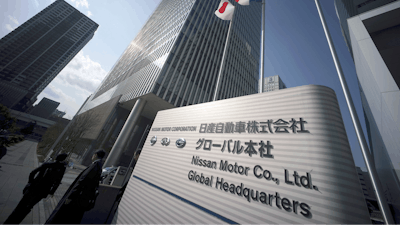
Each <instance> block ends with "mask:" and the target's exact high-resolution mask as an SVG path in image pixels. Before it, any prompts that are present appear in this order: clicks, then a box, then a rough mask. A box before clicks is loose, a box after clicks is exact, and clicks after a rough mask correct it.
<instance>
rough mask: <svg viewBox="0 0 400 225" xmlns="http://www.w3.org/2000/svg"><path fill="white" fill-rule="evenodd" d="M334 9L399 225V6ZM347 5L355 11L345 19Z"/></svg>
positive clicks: (340, 5) (340, 3)
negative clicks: (352, 65) (354, 70)
mask: <svg viewBox="0 0 400 225" xmlns="http://www.w3.org/2000/svg"><path fill="white" fill-rule="evenodd" d="M350 3H352V4H350ZM335 5H336V10H337V14H338V16H339V19H340V21H341V26H342V30H343V31H344V32H343V33H344V34H345V35H344V36H345V37H346V36H347V37H346V38H347V39H348V40H346V42H347V43H348V45H349V48H350V51H351V52H352V56H353V59H354V63H355V67H356V72H357V78H358V82H359V87H360V95H361V101H362V106H363V110H364V117H365V123H366V127H367V135H368V139H369V147H370V151H371V154H372V155H373V160H374V165H375V167H376V170H377V173H378V176H379V179H380V182H381V184H382V187H383V190H384V193H385V196H386V198H387V200H388V202H389V203H391V204H392V206H393V208H395V209H394V211H393V212H394V217H395V221H396V223H400V181H399V180H400V156H399V146H400V139H399V138H398V137H400V117H399V115H400V108H399V102H400V89H399V87H400V75H399V74H400V66H399V63H398V58H399V57H398V56H399V55H400V45H399V43H400V17H399V15H400V1H388V0H386V1H385V0H382V1H370V0H368V1H367V0H364V1H356V0H354V1H348V0H335ZM345 6H346V7H345ZM349 6H353V9H357V10H359V11H356V12H355V14H354V12H353V13H352V14H350V13H348V12H349V11H348V10H347V9H348V8H349ZM363 7H365V9H366V10H364V11H360V9H362V8H363ZM350 8H351V7H350ZM367 10H368V11H367ZM350 16H352V17H350ZM349 17H350V18H349Z"/></svg>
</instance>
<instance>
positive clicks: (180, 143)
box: [175, 138, 186, 148]
mask: <svg viewBox="0 0 400 225" xmlns="http://www.w3.org/2000/svg"><path fill="white" fill-rule="evenodd" d="M175 144H176V147H178V148H183V147H185V145H186V140H185V139H184V138H179V139H178V140H176V143H175Z"/></svg>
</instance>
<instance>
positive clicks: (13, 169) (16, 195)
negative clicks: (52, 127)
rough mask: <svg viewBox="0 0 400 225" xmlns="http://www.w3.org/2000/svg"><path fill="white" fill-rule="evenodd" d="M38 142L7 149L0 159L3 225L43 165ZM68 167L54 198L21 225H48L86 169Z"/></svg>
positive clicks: (83, 167) (79, 166)
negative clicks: (48, 219) (32, 174)
mask: <svg viewBox="0 0 400 225" xmlns="http://www.w3.org/2000/svg"><path fill="white" fill-rule="evenodd" d="M37 144H38V143H37V142H34V141H29V140H25V141H23V142H20V143H18V144H16V145H14V146H11V147H8V148H7V155H5V156H4V157H3V158H2V159H1V160H0V166H1V168H0V180H1V181H4V182H1V183H0V224H3V223H4V221H5V220H6V219H7V218H8V216H9V215H10V214H11V212H12V211H13V210H14V208H15V207H16V206H17V205H18V202H19V201H20V200H21V198H22V190H23V189H24V187H25V185H26V184H27V182H28V178H29V174H30V172H31V171H32V170H33V169H35V168H37V167H38V166H39V165H40V163H39V162H38V159H37V154H36V147H37ZM71 161H72V162H74V167H73V168H67V170H66V172H65V174H64V177H63V179H62V181H61V184H60V186H59V187H58V189H57V191H56V192H55V193H54V197H53V198H48V199H42V200H41V201H40V202H39V203H38V204H36V205H35V206H34V207H33V209H32V211H31V212H30V213H29V214H28V215H27V216H26V217H25V219H24V220H23V221H22V222H21V223H22V224H44V223H45V222H46V220H47V218H48V217H49V216H50V214H51V213H52V211H53V209H54V208H55V207H56V206H57V204H58V201H59V200H60V199H61V198H62V197H63V195H64V193H65V192H66V190H67V189H68V187H69V186H70V185H71V184H72V182H73V181H74V180H75V178H76V177H77V176H78V175H79V173H80V172H81V171H82V170H83V169H85V168H86V167H85V166H82V165H79V164H77V163H76V160H75V159H73V158H72V159H71Z"/></svg>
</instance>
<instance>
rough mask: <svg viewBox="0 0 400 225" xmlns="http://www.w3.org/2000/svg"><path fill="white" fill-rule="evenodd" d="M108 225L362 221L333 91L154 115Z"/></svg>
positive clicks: (288, 93)
mask: <svg viewBox="0 0 400 225" xmlns="http://www.w3.org/2000/svg"><path fill="white" fill-rule="evenodd" d="M114 223H118V224H127V223H129V224H160V223H163V224H165V223H169V224H199V223H201V224H210V223H214V224H220V223H249V224H261V223H263V224H265V223H279V224H282V223H284V224H289V223H302V224H304V223H370V220H369V214H368V210H367V207H366V203H365V200H364V197H363V194H362V193H361V187H360V183H359V180H358V177H357V174H356V170H355V165H354V162H353V157H352V154H351V151H350V147H349V143H348V140H347V136H346V132H345V129H344V125H343V121H342V117H341V114H340V110H339V106H338V103H337V99H336V95H335V93H334V92H333V91H332V90H331V89H329V88H327V87H322V86H315V85H308V86H302V87H296V88H289V89H284V90H279V91H274V92H268V93H262V94H254V95H250V96H244V97H238V98H234V99H227V100H222V101H216V102H211V103H205V104H199V105H193V106H189V107H182V108H175V109H169V110H164V111H160V112H158V114H157V116H156V118H155V121H154V123H153V126H152V128H151V131H150V133H149V135H148V137H147V140H146V143H145V145H144V148H143V150H142V154H141V156H140V160H139V161H138V163H137V164H136V167H135V169H134V172H133V175H132V177H131V178H130V180H129V184H128V186H127V188H126V191H125V194H124V196H123V198H122V200H121V203H120V205H119V209H118V213H117V214H116V216H115V217H114Z"/></svg>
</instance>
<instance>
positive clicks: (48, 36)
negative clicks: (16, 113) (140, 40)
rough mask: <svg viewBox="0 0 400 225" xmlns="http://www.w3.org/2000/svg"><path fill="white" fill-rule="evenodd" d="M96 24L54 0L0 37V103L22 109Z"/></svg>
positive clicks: (85, 40)
mask: <svg viewBox="0 0 400 225" xmlns="http://www.w3.org/2000/svg"><path fill="white" fill-rule="evenodd" d="M98 26H99V25H98V24H96V23H95V22H93V21H92V20H91V19H89V17H87V16H85V15H84V14H82V13H80V12H79V11H78V10H77V9H75V8H74V7H72V6H71V5H69V4H68V3H66V2H65V1H64V0H57V1H55V2H54V3H52V4H51V5H50V6H48V7H47V8H45V9H44V10H42V11H41V12H39V13H38V14H37V15H35V16H34V17H32V18H31V19H29V20H28V21H26V22H25V23H23V24H22V25H21V26H19V27H18V28H16V29H15V30H13V31H12V32H11V33H9V34H7V35H6V36H5V37H3V38H2V39H1V40H0V81H1V82H0V103H1V104H4V105H6V106H7V107H9V108H13V109H16V110H20V111H25V110H26V109H27V108H29V106H31V105H32V104H33V103H34V102H35V101H36V97H37V96H38V95H39V94H40V93H41V92H42V91H43V89H44V88H45V87H46V86H47V85H48V84H49V83H50V82H51V81H52V80H53V79H54V78H55V77H56V76H57V74H58V73H59V72H60V71H61V70H62V69H63V68H64V67H65V66H66V65H67V64H68V63H69V62H70V61H71V60H72V58H73V57H74V56H75V55H76V54H77V53H78V52H79V51H80V50H81V49H82V48H83V47H84V46H85V45H86V44H87V43H88V42H89V40H90V39H92V37H93V35H94V32H95V31H96V30H97V28H98Z"/></svg>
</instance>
